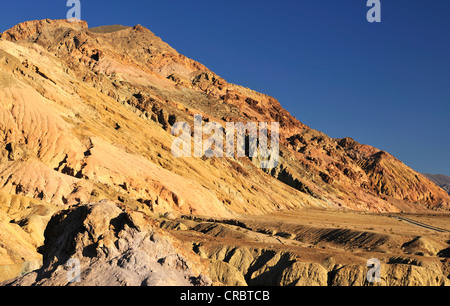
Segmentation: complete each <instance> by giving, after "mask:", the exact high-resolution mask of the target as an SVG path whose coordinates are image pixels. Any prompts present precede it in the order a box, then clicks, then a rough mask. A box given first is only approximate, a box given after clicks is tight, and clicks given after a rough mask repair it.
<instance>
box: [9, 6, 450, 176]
mask: <svg viewBox="0 0 450 306" xmlns="http://www.w3.org/2000/svg"><path fill="white" fill-rule="evenodd" d="M366 2H367V1H366V0H292V1H291V0H285V1H265V0H257V1H256V0H227V1H216V0H208V1H206V0H184V1H182V0H160V1H148V0H147V1H144V0H142V1H135V0H128V1H120V2H119V1H103V0H100V1H99V0H96V1H91V0H89V1H88V0H81V3H82V12H81V18H82V19H83V20H86V21H87V22H88V23H89V26H91V27H93V26H99V25H107V24H123V25H129V26H133V25H136V24H141V25H143V26H146V27H148V28H149V29H150V30H152V31H153V32H154V33H155V34H157V35H158V36H160V37H161V38H162V39H163V40H164V41H166V42H168V43H169V44H170V45H171V46H172V47H174V48H175V49H177V50H178V51H179V52H180V53H183V54H185V55H186V56H188V57H191V58H193V59H195V60H198V61H200V62H201V63H203V64H205V65H206V66H207V67H209V68H210V69H211V70H213V71H214V72H216V73H217V74H219V75H221V76H222V77H224V78H225V79H226V80H227V81H229V82H232V83H236V84H240V85H244V86H246V87H250V88H252V89H254V90H257V91H260V92H264V93H267V94H269V95H271V96H274V97H275V98H277V99H278V100H279V101H280V103H281V104H282V105H283V106H284V107H285V108H286V109H287V110H288V111H290V112H291V113H292V114H293V115H294V116H295V117H297V118H298V119H299V120H300V121H302V122H304V123H305V124H307V125H309V126H311V127H312V128H315V129H317V130H320V131H323V132H325V133H326V134H328V135H330V136H331V137H335V138H342V137H347V136H348V137H352V138H354V139H355V140H357V141H359V142H361V143H365V144H370V145H373V146H375V147H377V148H379V149H382V150H386V151H388V152H390V153H391V154H393V155H394V156H396V157H397V158H399V159H401V160H402V161H404V162H405V163H406V164H407V165H409V166H411V167H412V168H414V169H415V170H417V171H420V172H429V173H443V174H446V175H450V118H449V116H450V57H449V56H450V0H381V4H382V11H381V13H382V22H381V23H379V24H371V23H368V22H367V20H366V13H367V10H368V8H367V7H366ZM67 10H68V8H67V7H66V0H59V1H53V0H52V1H50V0H45V1H44V0H43V1H36V0H15V1H3V3H2V9H1V11H0V31H3V30H5V29H7V28H10V27H11V26H13V25H15V24H17V23H19V22H22V21H25V20H33V19H45V18H51V19H62V18H65V16H66V12H67Z"/></svg>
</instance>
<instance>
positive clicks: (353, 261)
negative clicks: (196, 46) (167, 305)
mask: <svg viewBox="0 0 450 306" xmlns="http://www.w3.org/2000/svg"><path fill="white" fill-rule="evenodd" d="M196 114H201V115H202V117H203V121H204V122H205V123H206V122H218V123H220V124H221V125H222V126H225V124H226V122H268V123H270V122H279V124H280V162H279V164H278V166H277V167H276V168H274V169H261V168H260V164H261V158H253V157H248V156H247V157H240V158H206V157H203V158H195V157H190V158H176V157H175V156H173V154H172V152H171V146H172V143H173V140H174V139H175V136H173V135H172V134H171V128H172V126H173V125H174V124H175V123H177V122H187V123H188V124H190V125H191V126H193V125H194V123H193V119H194V115H196ZM349 136H351V135H349ZM205 137H206V136H205ZM0 139H1V145H0V282H1V284H2V285H17V286H28V285H113V286H124V285H133V286H135V285H150V286H152V285H195V286H198V285H206V286H208V285H239V286H245V285H250V286H252V285H263V286H269V285H279V286H293V285H298V286H302V285H318V286H363V285H371V284H369V283H368V282H367V280H366V275H367V271H368V267H367V261H368V259H371V258H376V259H378V260H379V261H380V262H381V280H380V282H379V283H377V285H389V286H408V285H439V286H440V285H449V284H450V280H449V276H450V259H449V258H450V232H449V230H450V221H449V220H450V219H449V213H448V210H449V205H450V196H449V195H448V194H447V192H445V191H444V190H443V189H442V188H440V187H438V186H437V185H436V184H435V183H433V182H431V181H430V180H429V179H428V178H426V177H425V176H424V175H422V174H420V173H418V172H416V171H414V170H413V169H411V168H409V167H408V166H407V165H405V164H404V163H402V162H401V161H400V160H398V159H397V158H395V157H394V156H392V155H391V154H389V153H388V152H384V151H381V150H378V149H377V148H374V147H371V146H369V145H364V144H359V143H357V142H356V141H354V140H353V139H351V138H343V139H333V138H330V137H329V136H327V135H325V134H323V133H321V132H320V131H317V130H314V129H311V128H310V127H308V126H306V125H304V124H302V123H301V122H300V121H299V120H298V119H296V118H294V117H293V116H291V115H290V114H289V112H288V111H286V110H284V109H283V108H282V106H281V104H280V103H279V102H278V101H277V100H276V99H275V98H273V97H270V96H267V95H265V94H261V93H258V92H255V91H253V90H251V89H249V88H246V87H243V86H239V85H235V84H231V83H228V82H227V81H226V80H224V79H223V78H221V77H220V76H218V75H217V74H215V73H214V72H212V71H210V70H209V69H208V68H207V67H205V66H203V65H202V64H200V63H198V62H196V61H194V60H192V59H189V58H187V57H185V56H183V55H182V54H180V53H178V52H177V51H176V50H174V49H173V48H172V47H170V46H169V45H168V44H166V43H165V42H163V41H162V40H161V39H160V38H159V37H157V36H155V35H154V34H153V33H152V32H151V31H150V30H148V29H146V28H144V27H142V26H140V25H137V26H134V27H125V26H105V27H99V28H91V29H90V28H89V27H88V25H87V23H86V22H83V21H81V22H72V23H71V22H68V21H67V20H40V21H29V22H24V23H21V24H19V25H16V26H14V27H13V28H11V29H10V30H7V31H5V32H4V33H2V34H1V35H0ZM74 259H75V260H76V261H78V262H79V264H80V272H81V275H80V276H79V278H76V281H74V279H70V278H68V277H67V275H68V273H69V272H70V264H69V263H71V262H73V260H74Z"/></svg>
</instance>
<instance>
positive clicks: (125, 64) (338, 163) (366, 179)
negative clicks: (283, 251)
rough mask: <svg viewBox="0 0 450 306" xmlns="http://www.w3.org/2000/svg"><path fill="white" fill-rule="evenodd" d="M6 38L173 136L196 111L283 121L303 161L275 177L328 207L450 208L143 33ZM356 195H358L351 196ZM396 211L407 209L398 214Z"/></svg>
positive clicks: (362, 148)
mask: <svg viewBox="0 0 450 306" xmlns="http://www.w3.org/2000/svg"><path fill="white" fill-rule="evenodd" d="M0 37H2V38H3V39H5V40H8V41H14V42H16V43H26V42H32V43H34V44H36V45H39V46H41V47H43V48H44V49H46V51H47V52H49V53H50V54H54V55H55V56H56V57H57V58H59V59H61V60H62V61H63V63H64V64H65V65H67V66H68V69H71V70H72V71H73V72H74V73H75V76H76V77H81V78H82V79H83V81H84V82H85V83H87V84H90V86H93V87H94V88H97V89H98V90H99V91H100V92H101V93H103V94H106V95H107V96H109V97H110V98H112V99H114V100H116V101H117V102H119V103H121V104H127V105H128V106H131V107H133V108H134V109H137V110H138V111H140V112H141V115H142V113H143V114H144V116H149V117H150V118H152V117H153V119H154V120H156V121H157V122H158V123H159V124H161V125H162V126H163V128H164V129H166V130H167V131H169V130H170V126H171V124H170V122H169V121H171V122H172V123H173V122H174V121H176V120H183V121H186V122H191V123H192V115H193V114H194V113H195V112H199V113H201V114H203V115H204V117H205V120H213V119H214V121H217V122H219V123H220V122H223V123H224V122H227V121H235V122H240V121H244V122H248V121H256V122H279V123H280V138H281V140H280V141H281V144H282V145H283V148H282V149H281V152H282V155H283V154H284V156H290V157H291V158H293V159H294V160H295V161H296V162H295V163H292V162H290V161H289V158H283V157H282V160H281V165H280V167H279V168H278V169H273V170H272V171H270V172H269V174H270V175H271V176H273V177H275V178H276V179H277V180H279V181H281V182H283V183H285V184H287V185H289V186H290V187H292V188H294V189H296V190H298V191H300V192H301V193H304V194H306V195H307V196H308V197H311V196H312V198H316V199H318V200H319V199H320V201H324V200H325V201H324V202H325V203H328V204H326V205H330V204H331V203H332V204H331V206H334V207H336V208H338V207H347V208H350V209H357V210H371V211H396V210H397V211H398V210H403V209H404V208H406V207H409V209H416V208H419V209H420V208H421V207H422V206H417V205H414V206H411V204H413V203H421V205H424V206H425V207H430V208H431V207H441V206H445V205H446V203H448V202H450V201H449V198H448V195H446V194H443V193H442V192H440V189H437V188H436V187H435V185H434V184H432V183H431V182H429V181H428V179H426V178H424V177H423V176H421V175H420V174H419V173H417V172H416V171H414V170H412V169H410V168H409V167H407V166H406V165H404V164H403V163H402V162H401V161H399V160H398V159H396V158H395V157H393V156H392V155H390V154H389V153H387V152H383V151H380V150H378V149H376V148H373V147H370V146H367V145H361V144H359V143H357V142H355V141H354V140H352V139H351V138H344V139H340V140H334V139H332V138H330V137H328V136H327V135H325V134H323V133H321V132H319V131H316V130H313V129H311V128H309V127H308V126H306V125H304V124H302V123H301V122H300V121H298V120H297V119H296V118H294V117H293V116H291V115H290V114H289V112H287V111H286V110H285V109H283V108H282V107H281V105H280V103H279V102H278V101H277V100H276V99H274V98H272V97H270V96H267V95H265V94H260V93H257V92H255V91H252V90H250V89H248V88H245V87H242V86H239V85H234V84H231V83H228V82H227V81H225V80H224V79H222V78H221V77H220V76H218V75H216V74H215V73H214V72H212V71H210V70H209V69H208V68H206V67H205V66H204V65H202V64H200V63H198V62H196V61H194V60H191V59H189V58H187V57H185V56H184V55H181V54H179V53H178V52H177V51H176V50H174V49H173V48H172V47H170V46H169V45H168V44H166V43H165V42H163V41H162V40H161V39H160V38H159V37H157V36H156V35H154V34H153V33H152V32H151V31H150V30H148V29H146V28H144V27H142V26H140V25H137V26H134V27H129V28H125V29H123V30H121V31H115V32H110V33H93V32H91V31H89V28H88V25H87V23H86V22H78V23H70V22H68V21H66V20H58V21H52V20H43V21H32V22H25V23H22V24H19V25H17V26H15V27H13V28H12V29H10V30H7V31H5V32H4V33H2V35H1V36H0ZM33 69H35V68H33ZM38 70H39V72H40V73H41V75H46V76H48V75H49V74H50V73H44V72H43V71H44V69H43V68H42V69H38ZM130 92H133V93H132V94H130ZM169 117H171V118H172V119H171V120H169ZM80 175H82V174H80ZM398 178H401V179H398ZM305 190H307V191H306V192H305ZM350 190H351V192H353V193H355V194H356V196H350V195H349V194H348V193H349V191H350ZM396 202H401V203H400V204H399V206H400V207H397V208H394V207H395V206H396V205H398V204H394V205H393V204H392V203H396Z"/></svg>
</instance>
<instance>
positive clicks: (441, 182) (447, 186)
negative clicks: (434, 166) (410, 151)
mask: <svg viewBox="0 0 450 306" xmlns="http://www.w3.org/2000/svg"><path fill="white" fill-rule="evenodd" d="M424 176H425V177H427V178H428V179H429V180H430V181H432V182H434V183H435V184H436V185H438V186H439V187H441V188H442V189H444V190H445V191H447V193H448V194H450V177H448V176H446V175H443V174H427V173H425V174H424Z"/></svg>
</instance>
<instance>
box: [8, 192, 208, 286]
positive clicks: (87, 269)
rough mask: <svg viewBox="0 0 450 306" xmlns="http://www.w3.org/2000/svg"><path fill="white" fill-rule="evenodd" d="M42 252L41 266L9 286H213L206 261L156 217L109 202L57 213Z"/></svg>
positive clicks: (47, 233) (47, 231)
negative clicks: (160, 226) (182, 244)
mask: <svg viewBox="0 0 450 306" xmlns="http://www.w3.org/2000/svg"><path fill="white" fill-rule="evenodd" d="M43 253H44V262H43V266H42V268H41V269H39V270H36V271H34V272H31V273H28V274H26V275H25V276H22V277H19V278H17V279H14V280H11V281H8V282H7V283H5V284H4V285H12V286H23V285H39V286H65V285H83V286H86V285H94V286H141V285H143V286H169V285H170V286H176V285H210V284H211V281H210V280H209V278H208V277H207V276H206V275H205V274H204V272H205V271H206V269H205V264H204V263H202V262H201V261H200V259H199V258H197V257H196V256H194V254H191V253H190V252H189V250H184V249H183V248H180V247H177V246H176V241H175V240H174V239H172V238H171V237H170V236H168V235H167V234H164V233H163V232H162V231H161V230H159V229H158V227H157V226H156V224H155V223H154V221H151V220H150V219H148V217H147V216H145V215H144V214H142V213H138V212H132V211H128V210H126V209H124V208H121V207H119V206H117V205H116V204H114V203H112V202H108V201H104V202H100V203H96V204H88V205H79V206H74V207H72V208H70V209H69V210H64V211H61V212H59V213H58V214H56V215H55V216H54V217H53V218H52V219H51V220H50V222H49V225H48V227H47V229H46V231H45V247H44V249H43ZM77 271H79V274H77Z"/></svg>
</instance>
